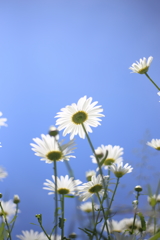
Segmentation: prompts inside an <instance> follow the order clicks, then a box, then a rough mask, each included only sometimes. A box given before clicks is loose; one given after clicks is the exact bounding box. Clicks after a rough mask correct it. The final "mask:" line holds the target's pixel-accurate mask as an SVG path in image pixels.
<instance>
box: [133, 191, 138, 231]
mask: <svg viewBox="0 0 160 240" xmlns="http://www.w3.org/2000/svg"><path fill="white" fill-rule="evenodd" d="M139 196H140V194H139V192H137V196H136V200H137V205H138V198H139ZM136 217H137V210H135V213H134V219H133V225H132V231H131V234H133V231H134V226H135V221H136Z"/></svg>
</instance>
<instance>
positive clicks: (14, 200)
mask: <svg viewBox="0 0 160 240" xmlns="http://www.w3.org/2000/svg"><path fill="white" fill-rule="evenodd" d="M13 202H14V203H15V204H18V203H19V202H20V198H19V196H18V195H14V197H13Z"/></svg>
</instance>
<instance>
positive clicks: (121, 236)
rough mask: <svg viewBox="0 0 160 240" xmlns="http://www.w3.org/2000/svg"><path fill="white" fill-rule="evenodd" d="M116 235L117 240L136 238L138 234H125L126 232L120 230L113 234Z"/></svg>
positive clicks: (133, 239)
mask: <svg viewBox="0 0 160 240" xmlns="http://www.w3.org/2000/svg"><path fill="white" fill-rule="evenodd" d="M113 235H114V236H115V238H114V239H115V240H135V239H136V235H134V234H133V235H125V233H123V234H120V233H118V232H114V234H113Z"/></svg>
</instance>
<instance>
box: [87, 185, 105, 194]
mask: <svg viewBox="0 0 160 240" xmlns="http://www.w3.org/2000/svg"><path fill="white" fill-rule="evenodd" d="M101 190H102V185H101V184H97V185H94V186H93V187H91V188H90V189H89V192H90V193H97V192H99V191H101Z"/></svg>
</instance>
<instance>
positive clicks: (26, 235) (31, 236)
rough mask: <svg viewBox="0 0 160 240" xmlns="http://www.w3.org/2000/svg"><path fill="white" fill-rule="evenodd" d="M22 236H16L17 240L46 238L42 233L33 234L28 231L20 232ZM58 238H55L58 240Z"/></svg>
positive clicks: (44, 239)
mask: <svg viewBox="0 0 160 240" xmlns="http://www.w3.org/2000/svg"><path fill="white" fill-rule="evenodd" d="M22 234H23V235H16V237H17V238H19V239H21V240H47V239H48V238H47V237H46V235H45V234H44V232H40V233H39V232H37V231H36V232H34V231H33V230H30V231H22ZM59 239H60V238H56V240H59Z"/></svg>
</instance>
